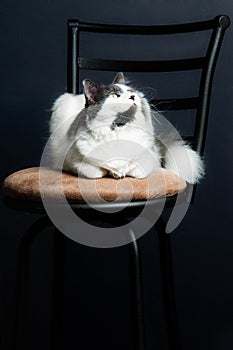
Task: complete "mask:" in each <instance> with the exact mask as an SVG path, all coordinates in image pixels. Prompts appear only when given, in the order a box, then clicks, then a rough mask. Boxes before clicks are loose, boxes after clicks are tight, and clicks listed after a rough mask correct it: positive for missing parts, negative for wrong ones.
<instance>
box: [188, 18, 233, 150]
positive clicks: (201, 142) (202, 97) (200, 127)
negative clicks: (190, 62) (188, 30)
mask: <svg viewBox="0 0 233 350" xmlns="http://www.w3.org/2000/svg"><path fill="white" fill-rule="evenodd" d="M229 25H230V20H229V18H228V17H227V16H219V17H216V27H215V28H214V30H213V32H212V35H211V38H210V42H209V46H208V50H207V61H206V65H205V67H204V69H203V71H202V76H201V80H200V91H199V106H198V109H197V118H196V125H195V131H194V140H195V145H194V147H195V149H196V150H197V151H198V153H199V154H200V155H203V152H204V146H205V140H206V133H207V126H208V115H209V107H210V96H211V88H212V83H213V76H214V70H215V66H216V62H217V58H218V54H219V51H220V48H221V44H222V40H223V37H224V33H225V30H226V29H227V28H228V26H229Z"/></svg>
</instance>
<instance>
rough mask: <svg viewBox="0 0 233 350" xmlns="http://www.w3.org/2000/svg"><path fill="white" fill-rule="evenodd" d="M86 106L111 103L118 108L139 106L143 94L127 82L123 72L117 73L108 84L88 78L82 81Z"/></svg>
mask: <svg viewBox="0 0 233 350" xmlns="http://www.w3.org/2000/svg"><path fill="white" fill-rule="evenodd" d="M83 87H84V95H85V98H86V106H85V107H89V106H92V105H98V104H103V103H104V104H111V105H112V106H114V105H115V106H116V107H118V108H120V106H124V108H126V109H127V108H130V107H131V106H132V105H134V106H137V107H140V106H141V98H142V97H143V95H142V94H141V93H140V92H138V91H136V90H135V89H134V88H132V87H131V86H129V85H128V84H127V81H126V80H125V77H124V74H123V73H117V74H116V76H115V78H114V79H113V82H112V83H111V84H109V85H103V84H101V85H98V84H96V83H94V82H92V81H91V80H89V79H85V80H84V81H83Z"/></svg>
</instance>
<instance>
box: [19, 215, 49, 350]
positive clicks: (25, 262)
mask: <svg viewBox="0 0 233 350" xmlns="http://www.w3.org/2000/svg"><path fill="white" fill-rule="evenodd" d="M48 225H51V222H50V220H49V218H48V217H47V216H44V217H41V218H40V219H39V220H37V221H36V222H35V223H34V224H33V225H32V226H31V227H30V228H29V229H28V230H27V232H25V233H24V234H23V235H22V237H21V241H20V245H19V248H18V255H17V266H16V268H17V270H16V291H15V293H16V294H15V298H16V304H15V315H14V327H15V331H14V336H13V349H14V350H19V349H22V348H23V345H22V339H23V335H24V327H25V323H26V304H27V296H28V270H29V251H30V247H31V243H32V242H33V240H34V239H35V237H36V236H37V235H38V234H39V233H40V232H41V231H42V230H43V229H44V228H45V227H47V226H48Z"/></svg>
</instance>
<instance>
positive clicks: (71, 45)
mask: <svg viewBox="0 0 233 350" xmlns="http://www.w3.org/2000/svg"><path fill="white" fill-rule="evenodd" d="M78 28H79V27H78V25H77V26H75V27H71V26H69V23H68V31H67V32H68V38H67V45H68V46H67V92H69V93H73V94H77V93H78V92H79V70H78V69H77V62H78V55H79V30H78Z"/></svg>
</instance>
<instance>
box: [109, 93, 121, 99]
mask: <svg viewBox="0 0 233 350" xmlns="http://www.w3.org/2000/svg"><path fill="white" fill-rule="evenodd" d="M119 96H120V95H118V94H117V93H116V92H112V93H111V94H110V95H109V97H112V98H117V97H119Z"/></svg>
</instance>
